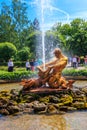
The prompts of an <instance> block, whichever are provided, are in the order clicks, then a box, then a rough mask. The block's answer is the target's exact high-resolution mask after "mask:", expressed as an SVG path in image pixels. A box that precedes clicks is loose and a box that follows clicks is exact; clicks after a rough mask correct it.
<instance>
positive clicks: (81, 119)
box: [65, 111, 87, 130]
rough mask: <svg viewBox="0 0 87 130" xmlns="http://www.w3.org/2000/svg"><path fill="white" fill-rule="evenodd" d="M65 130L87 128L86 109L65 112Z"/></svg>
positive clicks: (85, 129) (82, 129)
mask: <svg viewBox="0 0 87 130" xmlns="http://www.w3.org/2000/svg"><path fill="white" fill-rule="evenodd" d="M65 120H66V129H67V130H87V111H79V112H74V113H67V114H65Z"/></svg>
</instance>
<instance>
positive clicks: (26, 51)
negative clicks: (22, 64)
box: [17, 47, 32, 61]
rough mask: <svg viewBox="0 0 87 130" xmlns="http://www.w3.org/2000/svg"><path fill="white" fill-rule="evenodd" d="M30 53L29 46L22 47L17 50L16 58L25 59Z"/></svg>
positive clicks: (29, 56)
mask: <svg viewBox="0 0 87 130" xmlns="http://www.w3.org/2000/svg"><path fill="white" fill-rule="evenodd" d="M31 56H32V53H30V48H28V47H23V48H22V49H21V50H20V51H18V54H17V58H18V60H20V61H26V60H27V59H29V58H31Z"/></svg>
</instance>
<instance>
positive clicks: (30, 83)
mask: <svg viewBox="0 0 87 130" xmlns="http://www.w3.org/2000/svg"><path fill="white" fill-rule="evenodd" d="M36 3H40V10H41V11H39V12H41V14H40V15H41V31H42V59H43V65H42V66H39V67H37V68H38V71H39V72H38V78H36V79H32V78H31V79H28V80H26V79H24V80H22V82H21V84H22V85H23V91H26V90H27V91H30V90H31V89H32V88H40V89H41V87H42V86H44V87H43V88H46V87H47V86H49V88H54V89H55V88H58V89H59V88H61V89H66V88H70V87H71V86H72V83H73V82H74V81H69V82H67V81H66V80H65V78H64V77H62V75H61V73H62V70H63V69H64V68H65V67H66V65H67V57H65V56H64V55H63V54H62V52H61V50H59V49H55V51H54V52H55V57H56V59H55V61H51V63H52V64H50V62H49V63H45V31H47V29H48V28H51V27H52V26H53V24H54V21H53V23H51V25H50V24H49V27H48V28H46V27H47V25H48V23H49V22H48V23H46V21H45V20H46V18H45V17H46V16H45V12H46V10H48V11H51V13H52V12H53V11H57V12H61V13H62V14H64V15H65V16H66V19H67V21H68V19H69V15H68V14H67V13H66V12H65V11H63V10H60V9H58V8H56V7H53V6H51V4H50V0H40V1H38V0H37V1H36ZM34 4H35V3H34ZM48 17H49V14H48ZM51 17H52V16H51ZM58 62H59V63H58ZM60 64H61V65H60ZM50 65H51V66H50ZM55 66H56V67H55ZM57 71H58V72H57ZM60 86H61V87H60Z"/></svg>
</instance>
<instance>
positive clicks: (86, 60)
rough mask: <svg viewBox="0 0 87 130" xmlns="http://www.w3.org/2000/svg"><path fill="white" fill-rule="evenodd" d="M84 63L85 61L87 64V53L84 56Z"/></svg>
mask: <svg viewBox="0 0 87 130" xmlns="http://www.w3.org/2000/svg"><path fill="white" fill-rule="evenodd" d="M84 63H85V65H86V66H87V55H86V56H85V58H84Z"/></svg>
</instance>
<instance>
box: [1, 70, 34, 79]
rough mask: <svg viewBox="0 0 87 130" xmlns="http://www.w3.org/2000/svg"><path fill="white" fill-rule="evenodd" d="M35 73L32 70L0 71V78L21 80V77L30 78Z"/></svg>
mask: <svg viewBox="0 0 87 130" xmlns="http://www.w3.org/2000/svg"><path fill="white" fill-rule="evenodd" d="M35 75H36V72H32V71H14V72H6V71H0V80H7V81H21V79H24V78H31V77H33V76H35Z"/></svg>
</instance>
